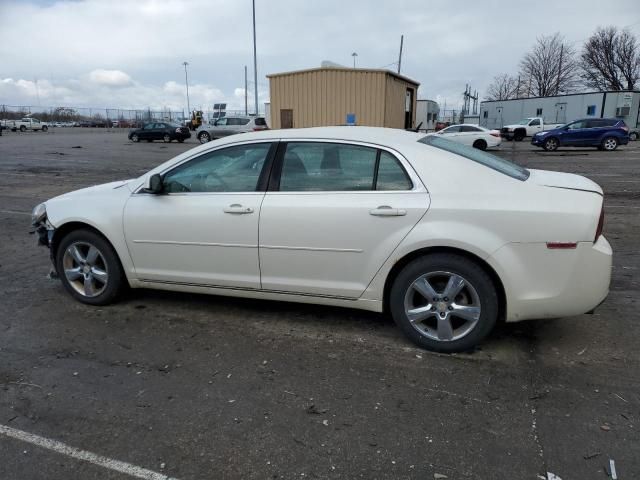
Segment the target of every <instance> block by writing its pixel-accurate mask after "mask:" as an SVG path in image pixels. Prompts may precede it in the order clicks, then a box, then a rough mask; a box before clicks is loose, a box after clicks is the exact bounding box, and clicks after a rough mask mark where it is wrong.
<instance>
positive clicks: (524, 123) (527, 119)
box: [516, 118, 531, 125]
mask: <svg viewBox="0 0 640 480" xmlns="http://www.w3.org/2000/svg"><path fill="white" fill-rule="evenodd" d="M530 121H531V119H530V118H525V119H524V120H520V121H519V122H518V123H517V124H516V125H529V122H530Z"/></svg>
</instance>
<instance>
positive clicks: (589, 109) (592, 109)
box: [587, 105, 596, 115]
mask: <svg viewBox="0 0 640 480" xmlns="http://www.w3.org/2000/svg"><path fill="white" fill-rule="evenodd" d="M595 114H596V106H595V105H589V106H588V107H587V115H595Z"/></svg>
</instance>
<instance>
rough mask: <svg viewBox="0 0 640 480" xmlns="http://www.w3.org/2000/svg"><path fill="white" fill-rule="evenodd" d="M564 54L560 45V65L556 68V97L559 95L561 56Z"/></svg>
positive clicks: (562, 46)
mask: <svg viewBox="0 0 640 480" xmlns="http://www.w3.org/2000/svg"><path fill="white" fill-rule="evenodd" d="M563 54H564V44H562V45H560V64H559V66H558V80H557V81H556V95H559V94H560V74H561V73H562V55H563Z"/></svg>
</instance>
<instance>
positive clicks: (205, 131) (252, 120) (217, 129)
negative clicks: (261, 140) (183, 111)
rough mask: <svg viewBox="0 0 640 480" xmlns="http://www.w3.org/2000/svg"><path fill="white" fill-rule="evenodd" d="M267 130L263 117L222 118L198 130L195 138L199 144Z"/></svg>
mask: <svg viewBox="0 0 640 480" xmlns="http://www.w3.org/2000/svg"><path fill="white" fill-rule="evenodd" d="M268 128H269V127H267V121H266V120H265V119H264V117H222V118H218V119H217V120H214V121H213V123H210V124H208V125H202V126H201V127H200V128H198V130H197V132H196V137H197V138H198V140H200V143H207V142H209V141H211V140H214V139H216V138H222V137H226V136H227V135H235V134H238V133H246V132H255V131H259V130H268Z"/></svg>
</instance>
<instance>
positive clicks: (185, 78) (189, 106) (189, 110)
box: [182, 62, 191, 116]
mask: <svg viewBox="0 0 640 480" xmlns="http://www.w3.org/2000/svg"><path fill="white" fill-rule="evenodd" d="M182 65H184V84H185V85H186V86H187V115H189V116H191V105H190V104H189V77H188V76H187V65H189V63H188V62H182Z"/></svg>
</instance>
